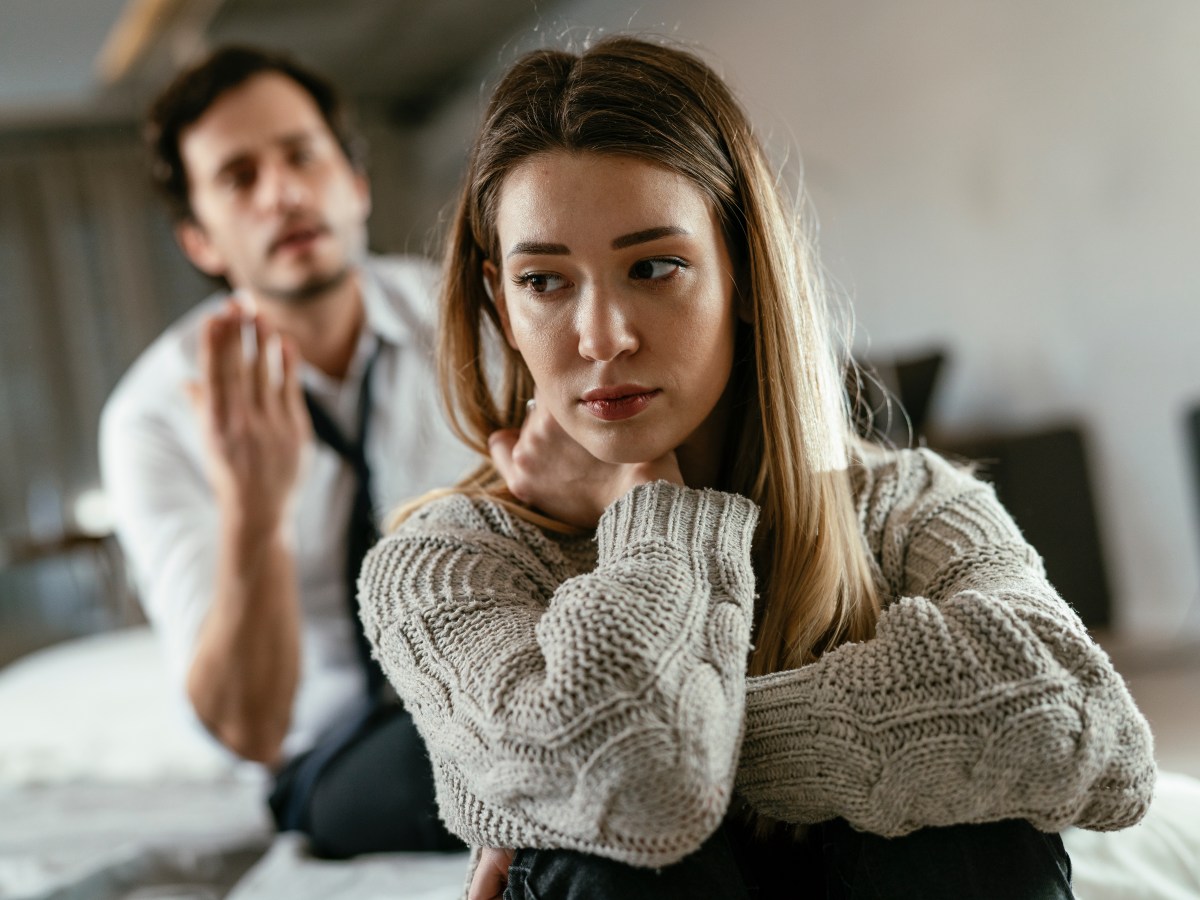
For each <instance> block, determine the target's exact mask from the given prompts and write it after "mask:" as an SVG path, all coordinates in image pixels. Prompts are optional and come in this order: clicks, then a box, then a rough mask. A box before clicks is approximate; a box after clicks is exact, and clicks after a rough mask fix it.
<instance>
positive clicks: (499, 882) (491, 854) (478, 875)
mask: <svg viewBox="0 0 1200 900" xmlns="http://www.w3.org/2000/svg"><path fill="white" fill-rule="evenodd" d="M515 853H516V851H515V850H507V849H505V848H503V847H484V848H483V852H482V853H481V854H480V857H479V865H477V866H476V867H475V876H474V877H473V878H472V879H471V889H470V892H469V893H468V894H467V900H500V898H501V897H503V896H504V889H505V888H506V887H507V886H508V867H509V866H510V865H512V861H513V855H514V854H515Z"/></svg>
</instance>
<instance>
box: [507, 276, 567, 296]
mask: <svg viewBox="0 0 1200 900" xmlns="http://www.w3.org/2000/svg"><path fill="white" fill-rule="evenodd" d="M513 282H514V283H516V284H517V285H518V286H519V287H523V288H525V289H526V290H529V291H533V292H534V293H535V294H546V293H549V292H551V291H557V290H561V289H562V288H563V286H564V285H565V284H566V279H564V278H563V277H562V276H561V275H552V274H550V273H549V272H525V273H523V274H521V275H518V276H516V277H515V278H514V279H513Z"/></svg>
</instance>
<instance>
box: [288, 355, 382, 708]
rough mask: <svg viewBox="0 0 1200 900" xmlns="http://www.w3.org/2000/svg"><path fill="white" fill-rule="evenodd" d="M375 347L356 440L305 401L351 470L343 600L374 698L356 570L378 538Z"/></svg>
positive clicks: (316, 427)
mask: <svg viewBox="0 0 1200 900" xmlns="http://www.w3.org/2000/svg"><path fill="white" fill-rule="evenodd" d="M376 356H378V350H376V352H375V353H373V354H372V355H371V358H370V359H369V360H368V361H367V364H366V366H365V367H364V369H363V375H362V389H361V390H360V391H359V395H358V440H357V441H356V442H355V443H350V441H348V440H347V439H346V436H345V435H344V434H343V433H342V430H341V429H340V428H338V426H337V425H336V424H335V423H334V421H333V419H331V418H330V417H329V414H328V413H327V412H326V411H325V410H324V409H323V408H322V407H321V405H320V404H319V403H318V402H317V401H316V400H315V399H314V398H313V396H312V395H311V394H310V393H309V392H308V391H307V390H306V391H305V392H304V402H305V404H307V406H308V413H309V415H310V416H311V417H312V423H313V432H314V433H315V434H316V436H317V439H318V440H320V441H322V442H324V443H325V444H327V445H328V446H329V447H330V448H332V449H333V450H334V451H335V452H336V453H337V454H338V456H340V457H341V458H342V459H343V460H344V461H345V463H346V464H347V465H348V466H350V469H351V471H352V472H353V473H354V502H353V505H352V506H351V509H350V526H349V528H348V529H347V534H346V572H345V579H346V603H347V605H348V611H349V614H350V620H351V621H352V622H353V623H354V638H355V645H356V648H357V650H358V656H359V661H360V662H361V663H362V667H363V671H364V672H365V673H366V676H367V695H368V697H369V698H371V699H374V698H375V697H376V696H377V695H378V693H379V690H380V688H382V687H383V684H384V681H385V679H384V675H383V670H381V669H380V668H379V663H377V662H376V661H375V660H374V659H373V658H372V657H371V645H370V643H368V641H367V636H366V634H365V633H364V632H363V627H362V620H361V619H360V618H359V616H358V571H359V569H361V568H362V561H363V557H364V556H366V555H367V551H368V550H370V549H371V547H372V546H374V544H375V542H376V541H377V540H379V528H378V527H377V526H376V524H375V515H374V512H373V507H372V504H371V471H370V469H369V468H368V467H367V455H366V448H367V426H368V424H369V422H370V412H371V369H372V368H374V365H375V358H376Z"/></svg>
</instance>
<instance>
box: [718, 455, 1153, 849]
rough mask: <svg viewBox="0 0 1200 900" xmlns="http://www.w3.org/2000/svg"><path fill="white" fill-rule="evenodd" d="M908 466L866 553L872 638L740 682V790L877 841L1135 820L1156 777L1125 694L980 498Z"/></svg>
mask: <svg viewBox="0 0 1200 900" xmlns="http://www.w3.org/2000/svg"><path fill="white" fill-rule="evenodd" d="M915 458H916V459H917V460H919V463H918V464H917V465H918V468H920V467H922V466H924V467H926V470H925V472H924V474H923V488H924V489H923V490H922V491H920V492H919V495H918V496H916V497H915V498H913V499H911V502H910V501H909V500H904V499H901V501H900V502H899V503H898V504H896V505H895V506H893V508H891V509H890V510H889V511H888V513H887V518H888V522H887V523H886V524H885V526H884V528H883V533H882V539H881V542H880V551H881V554H882V557H883V565H884V568H885V570H889V569H890V570H891V571H892V572H893V573H894V575H895V579H896V581H897V582H898V584H899V586H900V588H901V591H900V594H901V597H900V599H898V600H897V601H896V602H894V603H893V604H891V605H890V606H889V607H888V608H887V609H886V610H885V611H884V612H883V615H882V617H881V618H880V620H879V623H878V627H877V632H876V635H875V637H874V638H873V639H871V640H868V641H865V642H862V643H856V644H848V645H843V646H841V647H839V648H837V649H835V650H833V651H831V652H829V653H827V654H825V656H823V657H822V658H821V659H820V660H818V661H817V662H815V663H813V664H811V665H809V666H806V667H804V668H802V669H798V670H793V671H787V672H781V673H777V674H773V675H769V676H765V677H759V678H751V679H749V685H748V694H747V708H746V717H747V718H746V739H745V742H744V745H743V751H742V766H741V769H740V771H739V776H738V782H737V788H738V790H739V792H740V793H741V794H742V795H743V796H744V797H745V798H746V800H747V801H748V802H749V803H750V804H751V805H752V806H753V807H755V808H756V809H757V810H758V811H760V812H761V813H764V814H766V815H767V816H770V817H773V818H776V819H780V820H784V821H788V822H817V821H821V820H824V819H828V818H831V817H834V816H841V817H844V818H845V819H847V820H848V821H849V822H850V823H851V824H852V825H854V826H855V827H856V828H859V829H862V830H866V831H871V832H875V833H878V834H882V835H885V836H898V835H903V834H906V833H909V832H911V831H914V830H916V829H918V828H922V827H926V826H937V825H950V824H963V823H971V822H986V821H995V820H1000V819H1007V818H1020V819H1025V820H1028V821H1029V822H1031V823H1032V824H1033V825H1034V826H1036V827H1037V828H1039V829H1042V830H1044V831H1057V830H1060V829H1062V828H1064V827H1065V826H1067V825H1071V824H1076V825H1079V826H1082V827H1085V828H1094V829H1102V830H1103V829H1116V828H1122V827H1125V826H1127V825H1131V824H1133V823H1135V822H1137V821H1138V820H1139V819H1140V818H1141V817H1142V816H1143V815H1144V814H1145V812H1146V810H1147V808H1148V806H1149V802H1150V798H1151V793H1152V791H1153V786H1154V780H1155V766H1154V761H1153V753H1152V741H1151V736H1150V731H1149V727H1148V725H1147V723H1146V721H1145V719H1144V718H1143V717H1142V715H1141V714H1140V712H1139V711H1138V710H1137V708H1136V706H1135V705H1134V703H1133V700H1132V698H1131V697H1130V695H1129V692H1128V690H1127V689H1126V687H1125V684H1124V682H1123V681H1122V679H1121V678H1120V676H1119V675H1117V673H1116V672H1115V671H1114V670H1113V668H1112V665H1111V663H1110V662H1109V660H1108V657H1107V656H1106V654H1105V653H1104V652H1103V651H1102V650H1101V649H1100V648H1099V647H1098V646H1097V645H1096V644H1095V643H1093V641H1092V640H1091V639H1090V637H1089V636H1088V634H1087V632H1086V630H1085V628H1084V626H1083V624H1082V623H1081V622H1080V621H1079V619H1078V617H1077V616H1076V615H1075V613H1074V612H1073V611H1072V610H1071V609H1070V608H1069V607H1068V606H1067V605H1066V604H1065V603H1064V602H1063V600H1062V599H1061V598H1060V597H1059V596H1058V594H1057V593H1056V592H1055V591H1054V589H1053V588H1052V587H1051V586H1050V584H1049V583H1048V582H1047V581H1046V578H1045V575H1044V571H1043V567H1042V563H1041V560H1040V558H1039V557H1038V555H1037V554H1036V553H1035V552H1034V551H1033V549H1032V548H1031V547H1030V546H1029V545H1028V544H1027V543H1026V542H1025V540H1024V539H1023V537H1022V536H1021V534H1020V532H1019V530H1018V529H1017V526H1016V525H1015V524H1014V523H1013V521H1012V519H1011V518H1010V517H1009V516H1008V514H1007V513H1006V512H1005V511H1004V509H1003V508H1002V507H1001V506H1000V504H999V503H998V501H997V500H996V497H995V494H994V493H993V491H992V489H991V488H990V487H989V486H987V485H985V484H983V483H982V482H979V481H977V480H975V479H974V478H972V477H971V476H969V475H967V474H966V473H963V472H960V471H959V470H957V469H953V468H952V467H950V465H949V464H948V463H946V462H945V461H943V460H940V459H938V458H936V457H932V455H927V454H921V455H920V456H916V457H915Z"/></svg>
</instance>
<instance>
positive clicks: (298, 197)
mask: <svg viewBox="0 0 1200 900" xmlns="http://www.w3.org/2000/svg"><path fill="white" fill-rule="evenodd" d="M307 196H308V187H307V185H306V184H305V183H304V179H303V178H301V176H300V173H298V172H296V171H295V170H294V169H293V168H292V167H291V166H289V165H287V164H286V163H284V162H275V163H272V164H270V165H268V166H266V167H265V170H264V172H263V173H262V176H261V177H260V179H259V202H260V203H261V204H262V206H264V207H265V208H267V209H284V210H286V209H294V208H295V207H297V206H301V205H303V204H304V202H305V200H306V198H307Z"/></svg>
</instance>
